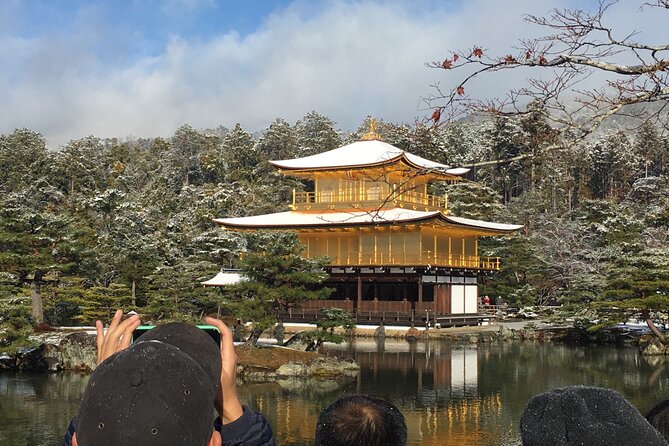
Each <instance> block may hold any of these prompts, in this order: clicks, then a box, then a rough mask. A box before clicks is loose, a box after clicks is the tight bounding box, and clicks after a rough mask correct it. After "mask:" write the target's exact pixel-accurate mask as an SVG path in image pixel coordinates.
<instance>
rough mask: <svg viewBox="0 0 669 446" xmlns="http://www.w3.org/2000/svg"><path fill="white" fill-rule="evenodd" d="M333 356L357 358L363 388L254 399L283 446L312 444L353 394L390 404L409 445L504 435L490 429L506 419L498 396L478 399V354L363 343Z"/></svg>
mask: <svg viewBox="0 0 669 446" xmlns="http://www.w3.org/2000/svg"><path fill="white" fill-rule="evenodd" d="M384 344H385V345H384ZM329 350H330V351H336V352H337V356H349V357H353V358H355V360H356V361H358V363H359V364H360V367H361V373H360V375H359V376H358V379H357V381H356V382H355V383H353V384H352V385H351V386H350V387H347V388H345V389H342V391H341V392H337V393H326V394H323V395H319V396H317V397H315V399H313V398H312V399H310V400H309V401H307V399H303V398H300V397H299V396H298V395H292V396H291V395H290V394H289V393H288V392H287V391H285V390H278V391H276V390H275V391H272V392H261V394H257V393H255V392H253V393H254V394H255V395H254V396H253V397H252V398H253V399H254V400H255V403H256V404H257V407H258V409H259V410H261V411H263V412H264V413H268V414H269V416H270V419H271V420H272V421H273V423H274V429H275V432H276V434H277V437H278V438H279V439H280V442H281V444H291V443H292V444H308V443H310V442H311V441H313V440H311V439H312V438H313V432H314V429H315V426H316V419H317V417H318V413H319V412H320V410H321V409H322V408H323V407H325V406H326V405H327V404H329V402H330V401H332V400H334V399H335V398H336V397H337V396H338V394H339V393H348V392H362V393H372V394H378V395H383V396H386V397H388V398H390V399H392V400H393V401H394V402H395V403H396V404H397V405H398V407H399V408H400V409H401V410H402V412H403V413H404V415H405V417H406V421H407V426H408V428H409V437H410V442H409V444H414V445H418V444H420V445H446V446H449V445H492V444H493V441H494V440H493V439H494V438H499V435H500V432H499V431H497V432H495V433H494V434H493V430H496V427H497V426H498V425H497V424H496V423H495V422H492V423H491V422H490V421H491V420H496V419H497V418H499V416H500V415H501V410H502V401H501V398H500V396H499V394H498V393H494V394H490V395H480V394H479V393H478V351H477V350H475V349H471V348H451V347H449V346H447V345H445V344H443V343H435V344H431V343H417V344H409V343H406V342H403V341H402V342H396V341H388V342H386V343H383V341H380V343H377V342H375V341H361V340H358V341H357V342H356V344H355V346H352V345H341V346H333V347H331V348H330V349H329ZM268 390H269V389H268ZM249 396H250V395H249ZM249 402H250V401H249ZM314 403H315V404H316V407H314ZM497 429H498V428H497Z"/></svg>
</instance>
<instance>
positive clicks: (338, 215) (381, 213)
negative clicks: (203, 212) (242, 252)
mask: <svg viewBox="0 0 669 446" xmlns="http://www.w3.org/2000/svg"><path fill="white" fill-rule="evenodd" d="M429 220H439V221H441V222H442V223H445V224H449V225H454V226H461V227H465V228H469V229H474V230H481V231H482V232H486V233H493V234H508V233H511V232H514V231H517V230H519V229H521V228H522V227H523V225H511V224H506V223H491V222H487V221H482V220H472V219H468V218H461V217H452V216H449V215H445V214H444V213H443V212H441V211H414V210H411V209H403V208H392V209H380V210H375V211H368V212H365V211H356V212H297V211H288V212H278V213H274V214H265V215H256V216H252V217H237V218H217V219H214V221H215V222H216V223H218V224H220V225H222V226H225V227H229V228H235V229H299V228H318V227H333V226H338V227H346V226H360V225H384V224H389V225H390V224H398V223H412V222H416V223H417V222H423V221H429Z"/></svg>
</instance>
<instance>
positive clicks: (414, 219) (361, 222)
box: [215, 127, 522, 324]
mask: <svg viewBox="0 0 669 446" xmlns="http://www.w3.org/2000/svg"><path fill="white" fill-rule="evenodd" d="M270 163H271V164H272V165H274V166H275V167H277V168H278V169H279V171H280V172H281V173H282V174H285V175H291V176H294V177H297V178H300V179H303V180H310V181H311V182H313V184H314V190H313V191H309V192H298V191H295V190H294V191H293V200H292V205H291V206H290V208H291V210H290V211H287V212H278V213H273V214H266V215H256V216H250V217H238V218H221V219H216V220H215V221H216V222H217V223H218V224H220V225H222V226H223V227H224V228H227V229H230V230H292V231H295V232H296V233H297V236H298V237H299V240H300V241H301V243H302V244H303V245H304V254H303V255H305V256H306V257H308V258H315V257H323V256H327V257H328V258H329V259H330V262H329V266H328V267H327V268H328V273H329V279H328V281H327V282H326V286H328V287H331V288H334V289H335V291H334V292H333V294H332V296H331V298H330V299H329V300H327V301H313V302H308V303H306V304H304V305H303V307H302V308H299V309H298V308H295V309H291V311H289V314H286V315H285V316H286V317H285V320H309V319H310V317H311V319H313V318H314V317H317V314H318V313H319V309H320V308H322V307H337V308H343V309H346V310H348V311H351V312H352V313H354V315H355V316H356V318H357V320H358V322H359V323H363V322H364V321H370V322H381V321H383V322H387V323H400V324H401V323H406V324H408V323H414V322H417V321H425V318H426V317H427V318H428V319H429V320H441V321H442V322H445V323H449V321H450V322H454V323H455V322H457V321H458V320H459V321H460V322H463V321H468V320H475V319H476V315H477V314H478V285H477V282H478V276H479V274H480V273H481V272H482V271H494V270H499V268H500V259H499V258H498V257H483V256H479V254H478V238H479V237H485V236H498V235H504V234H510V233H513V232H514V231H516V230H518V229H520V228H522V225H511V224H502V223H492V222H487V221H480V220H471V219H466V218H460V217H456V216H453V215H451V214H450V212H449V209H448V197H447V196H435V195H430V194H429V193H428V185H429V184H430V183H431V182H435V181H446V182H456V181H461V180H463V175H465V174H466V173H467V172H468V170H469V169H465V168H452V167H449V166H446V165H444V164H440V163H436V162H433V161H429V160H426V159H424V158H421V157H419V156H416V155H413V154H411V153H409V152H406V151H404V150H401V149H399V148H397V147H394V146H392V145H390V144H387V143H386V142H383V141H382V140H381V138H380V137H379V135H378V134H376V133H375V132H374V129H373V127H372V129H371V131H370V132H369V133H367V134H366V135H364V136H363V138H362V139H361V140H360V141H356V142H354V143H351V144H348V145H345V146H342V147H339V148H337V149H334V150H330V151H328V152H323V153H320V154H317V155H312V156H307V157H303V158H296V159H289V160H280V161H270Z"/></svg>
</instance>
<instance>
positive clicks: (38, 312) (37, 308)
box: [30, 278, 44, 324]
mask: <svg viewBox="0 0 669 446" xmlns="http://www.w3.org/2000/svg"><path fill="white" fill-rule="evenodd" d="M30 297H31V298H32V315H33V318H34V319H35V323H37V324H41V323H42V322H44V308H43V304H42V293H41V283H40V281H39V280H38V279H37V278H36V279H35V280H33V282H32V284H31V285H30Z"/></svg>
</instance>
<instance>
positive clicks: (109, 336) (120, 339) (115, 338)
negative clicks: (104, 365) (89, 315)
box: [95, 310, 142, 364]
mask: <svg viewBox="0 0 669 446" xmlns="http://www.w3.org/2000/svg"><path fill="white" fill-rule="evenodd" d="M141 323H142V321H140V320H139V316H138V315H136V314H133V315H132V316H130V317H129V318H127V319H125V320H123V310H116V313H115V314H114V317H113V318H112V320H111V323H110V324H109V328H108V329H107V333H106V334H105V332H104V324H103V323H102V321H95V329H96V331H97V335H98V339H97V341H98V364H100V363H101V362H102V361H104V360H105V359H107V358H109V357H110V356H111V355H113V354H114V353H116V352H120V351H121V350H123V349H126V348H128V346H129V345H130V342H131V341H132V332H133V331H135V328H137V327H139V325H140V324H141Z"/></svg>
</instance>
